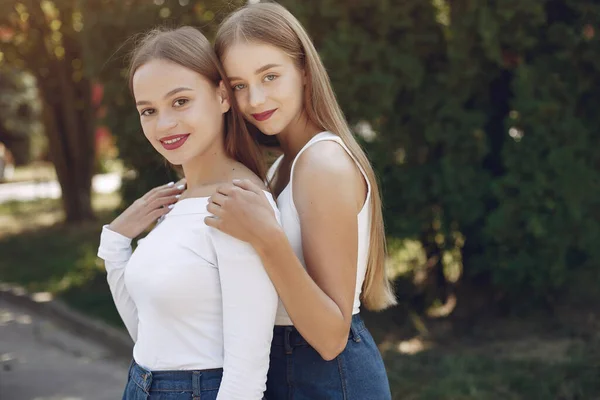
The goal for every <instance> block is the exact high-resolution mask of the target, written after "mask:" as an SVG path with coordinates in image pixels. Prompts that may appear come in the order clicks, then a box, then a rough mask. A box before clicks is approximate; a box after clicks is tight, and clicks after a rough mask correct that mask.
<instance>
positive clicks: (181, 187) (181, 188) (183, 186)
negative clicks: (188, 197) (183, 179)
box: [177, 185, 185, 190]
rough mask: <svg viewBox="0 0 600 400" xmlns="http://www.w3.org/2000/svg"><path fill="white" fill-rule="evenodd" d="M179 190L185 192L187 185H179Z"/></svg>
mask: <svg viewBox="0 0 600 400" xmlns="http://www.w3.org/2000/svg"><path fill="white" fill-rule="evenodd" d="M177 189H179V190H183V189H185V185H179V186H177Z"/></svg>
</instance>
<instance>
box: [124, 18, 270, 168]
mask: <svg viewBox="0 0 600 400" xmlns="http://www.w3.org/2000/svg"><path fill="white" fill-rule="evenodd" d="M152 60H164V61H169V62H172V63H174V64H177V65H180V66H182V67H184V68H187V69H189V70H192V71H194V72H197V73H198V74H200V75H202V76H204V77H205V78H206V79H208V80H209V81H210V82H212V83H213V84H214V85H215V87H217V86H218V85H219V82H221V81H223V83H224V84H225V85H224V86H225V90H226V91H227V98H228V100H229V103H230V105H231V108H230V110H229V111H227V113H226V114H225V121H224V122H225V123H224V131H225V132H224V140H225V151H226V153H227V155H228V156H229V157H231V158H233V159H234V160H236V161H239V162H241V163H242V164H244V165H245V166H246V167H247V168H248V169H250V170H251V171H252V172H254V173H255V174H256V175H258V176H259V177H260V178H261V179H262V180H264V179H265V175H266V167H265V163H264V161H263V157H262V154H261V152H260V149H259V147H258V144H257V143H256V141H255V140H254V139H253V137H252V136H251V135H250V134H249V133H248V130H247V127H246V124H245V122H244V117H243V116H242V114H241V113H240V112H239V109H238V106H237V103H236V101H235V96H234V95H233V91H232V90H231V85H230V84H229V82H227V77H226V75H225V72H224V70H223V67H222V66H221V63H220V61H219V59H218V58H217V56H216V54H215V52H214V50H213V48H212V46H211V45H210V42H209V41H208V39H207V38H206V37H205V36H204V35H203V34H202V33H201V32H200V31H199V30H197V29H196V28H192V27H190V26H184V27H180V28H177V29H169V28H155V29H153V30H151V31H150V32H147V33H145V34H144V35H143V36H142V38H141V39H139V40H138V41H137V43H136V46H135V48H134V50H133V52H132V54H131V61H130V64H129V89H130V90H131V92H132V93H133V75H134V74H135V72H136V71H137V70H138V68H140V67H141V66H142V65H144V64H146V63H148V62H150V61H152Z"/></svg>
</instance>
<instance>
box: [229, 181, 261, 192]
mask: <svg viewBox="0 0 600 400" xmlns="http://www.w3.org/2000/svg"><path fill="white" fill-rule="evenodd" d="M233 184H234V186H236V187H239V188H242V189H244V190H248V191H250V192H253V193H256V194H262V188H261V187H259V186H258V185H257V184H256V183H254V182H252V181H251V180H250V179H234V180H233Z"/></svg>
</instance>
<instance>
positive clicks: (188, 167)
mask: <svg viewBox="0 0 600 400" xmlns="http://www.w3.org/2000/svg"><path fill="white" fill-rule="evenodd" d="M215 142H216V143H214V144H213V146H211V147H210V148H208V149H207V150H206V151H204V152H203V153H201V154H199V155H198V156H196V157H195V158H193V159H191V160H190V161H188V162H186V163H185V164H183V165H182V167H183V173H184V175H185V179H186V182H187V188H188V189H194V188H198V187H203V186H207V185H211V184H216V183H220V182H226V181H229V180H230V178H231V171H232V166H233V164H235V161H234V160H232V159H231V158H229V156H227V153H226V152H225V145H224V143H223V140H222V136H221V138H220V139H219V140H216V141H215Z"/></svg>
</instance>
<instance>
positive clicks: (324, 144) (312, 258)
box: [206, 3, 395, 400]
mask: <svg viewBox="0 0 600 400" xmlns="http://www.w3.org/2000/svg"><path fill="white" fill-rule="evenodd" d="M215 50H216V53H217V55H218V57H219V58H220V60H221V62H222V63H223V66H224V68H225V72H226V74H227V76H228V79H229V81H230V83H231V87H232V88H233V91H234V95H235V97H236V100H237V102H238V104H239V107H240V110H241V112H242V114H243V115H244V118H245V119H246V121H247V122H248V123H249V127H250V128H251V129H254V130H255V131H256V130H257V131H260V132H259V134H260V135H266V136H270V137H276V138H277V140H278V143H279V145H280V147H281V150H282V151H283V155H282V156H281V157H280V158H279V159H278V160H277V161H276V162H275V163H274V165H273V166H272V167H271V170H270V171H269V173H268V178H269V183H270V185H271V188H272V190H273V194H274V195H275V196H276V198H277V205H278V208H279V210H280V213H281V223H282V225H281V226H280V225H279V224H278V223H277V221H276V219H275V217H274V215H273V214H268V213H266V212H265V210H268V209H269V207H270V206H269V203H268V201H267V199H266V197H265V196H264V195H263V193H262V191H261V190H260V188H259V187H258V186H257V185H256V184H254V183H252V182H250V181H248V180H237V181H234V182H233V184H227V185H222V186H220V187H219V188H218V189H217V191H216V193H215V194H213V195H212V196H211V198H210V199H209V205H208V208H207V209H208V210H209V211H210V212H211V214H212V215H211V216H210V217H207V219H206V223H207V224H208V225H210V226H213V227H215V228H217V229H219V230H222V231H223V232H226V233H229V234H230V235H232V236H234V237H237V238H238V239H241V240H244V241H247V242H249V243H250V244H251V245H252V246H253V247H254V248H255V249H256V251H257V252H258V254H259V255H260V257H261V259H262V261H263V265H264V266H265V269H266V271H267V273H268V274H269V277H270V278H271V281H272V282H273V284H274V285H275V288H276V289H277V292H278V294H279V297H280V305H279V308H278V311H277V318H276V327H275V330H274V338H273V342H272V347H271V365H270V368H269V375H268V381H267V392H266V396H267V399H269V400H273V399H290V398H293V399H296V400H304V399H306V400H309V399H310V400H320V399H322V400H335V399H345V400H354V399H356V400H366V399H374V400H375V399H376V400H385V399H390V398H391V394H390V390H389V384H388V379H387V376H386V371H385V368H384V364H383V361H382V358H381V355H380V353H379V351H378V349H377V347H376V345H375V343H374V341H373V338H372V337H371V335H370V333H369V332H368V330H367V329H366V328H365V325H364V323H363V321H362V319H361V317H360V314H359V311H360V307H361V304H363V305H364V306H366V307H367V308H369V309H371V310H381V309H384V308H386V307H388V306H390V305H393V304H395V297H394V294H393V291H392V289H391V285H390V282H389V281H388V278H387V275H386V272H385V267H384V257H385V237H384V227H383V219H382V210H381V199H380V195H379V190H378V186H377V182H376V178H375V174H374V172H373V169H372V167H371V165H370V163H369V161H368V159H367V157H366V155H365V153H364V152H363V150H362V149H361V148H360V146H359V145H358V143H357V142H356V140H355V139H354V137H353V135H352V133H351V130H350V128H349V127H348V124H347V122H346V120H345V118H344V116H343V113H342V111H341V109H340V107H339V105H338V103H337V100H336V98H335V95H334V93H333V90H332V88H331V84H330V81H329V77H328V75H327V73H326V71H325V68H324V66H323V64H322V62H321V60H320V58H319V56H318V53H317V51H316V50H315V47H314V45H313V44H312V42H311V40H310V38H309V36H308V34H307V33H306V31H305V30H304V29H303V27H302V26H301V24H300V23H299V22H298V20H297V19H296V18H295V17H294V16H293V15H292V14H291V13H289V12H288V11H287V10H286V9H285V8H284V7H282V6H280V5H277V4H274V3H258V4H252V5H247V6H245V7H243V8H241V9H239V10H237V11H236V12H234V13H232V14H231V15H230V16H229V17H228V18H227V19H226V20H225V21H224V22H223V23H222V25H221V26H220V29H219V30H218V33H217V37H216V41H215Z"/></svg>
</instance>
